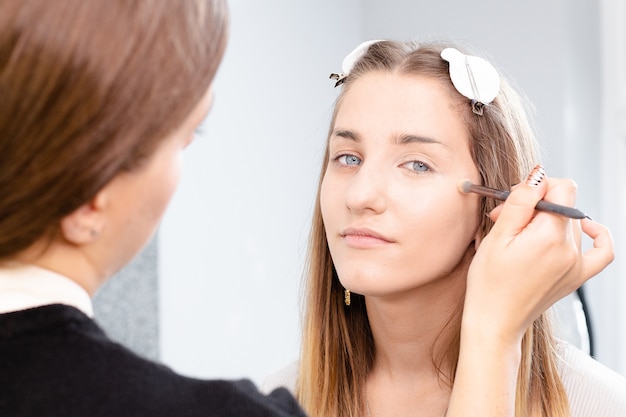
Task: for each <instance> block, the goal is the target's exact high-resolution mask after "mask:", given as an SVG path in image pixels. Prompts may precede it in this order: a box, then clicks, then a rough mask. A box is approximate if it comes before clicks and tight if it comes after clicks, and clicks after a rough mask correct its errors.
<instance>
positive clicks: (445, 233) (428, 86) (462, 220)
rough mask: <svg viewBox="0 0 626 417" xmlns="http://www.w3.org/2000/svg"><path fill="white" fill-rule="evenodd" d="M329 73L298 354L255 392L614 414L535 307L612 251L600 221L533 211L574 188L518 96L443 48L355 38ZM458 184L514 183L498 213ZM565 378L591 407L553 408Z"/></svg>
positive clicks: (337, 412) (360, 405)
mask: <svg viewBox="0 0 626 417" xmlns="http://www.w3.org/2000/svg"><path fill="white" fill-rule="evenodd" d="M333 78H334V79H335V80H336V81H337V85H340V86H341V88H342V91H341V93H340V96H339V97H338V99H337V102H336V106H335V110H334V113H333V118H332V121H331V126H330V132H329V135H328V140H327V145H326V152H325V159H324V163H323V167H322V175H321V179H320V185H319V190H318V198H317V203H316V207H315V213H314V218H313V225H312V233H311V241H310V253H309V261H308V275H307V283H306V304H305V317H304V325H303V337H302V349H301V358H300V361H299V363H298V364H295V365H292V366H291V367H289V368H287V369H285V370H283V371H281V372H279V373H277V374H276V375H273V376H272V377H271V378H270V379H268V381H267V385H266V387H274V386H278V385H286V386H288V387H289V388H290V389H292V390H293V392H295V393H296V396H297V398H298V399H299V401H300V402H301V404H302V405H303V406H304V408H305V410H306V411H307V412H308V413H309V414H310V415H311V416H312V417H384V416H394V417H402V416H422V417H441V416H443V415H446V416H448V417H461V416H470V415H471V416H481V417H490V416H493V417H495V416H517V417H529V416H533V417H535V416H536V417H566V416H570V415H572V416H576V417H583V416H589V415H594V416H615V417H617V416H618V415H623V410H624V409H626V400H625V399H624V398H626V396H624V392H622V391H621V390H623V389H624V387H626V384H624V381H623V380H622V379H620V378H619V377H618V376H617V375H616V374H614V373H611V372H610V371H608V370H607V369H604V368H601V367H600V365H598V364H595V363H593V362H592V360H591V359H589V358H586V357H584V356H583V355H582V353H580V352H577V351H576V350H575V349H574V348H572V347H570V346H566V345H562V344H559V343H558V342H557V341H555V339H554V338H553V336H552V333H551V330H550V325H549V320H548V318H547V317H546V316H545V315H544V314H543V312H544V311H545V310H546V309H547V308H549V307H550V306H551V305H552V304H553V303H554V302H556V301H557V300H558V299H560V298H561V297H563V296H565V295H566V294H568V293H570V292H572V291H573V290H575V289H576V288H577V287H579V286H580V285H582V283H583V282H584V281H586V280H587V279H588V278H590V277H591V276H593V275H595V274H597V273H598V272H599V271H601V270H602V269H603V268H604V267H605V266H606V265H607V264H608V263H610V262H611V260H612V259H613V250H612V241H611V237H610V234H609V232H608V230H607V229H606V228H604V227H603V226H601V225H599V224H597V223H594V222H592V221H591V220H589V219H583V220H582V221H580V220H573V219H570V218H566V217H563V216H559V215H555V214H552V213H548V212H542V211H537V210H535V209H534V207H535V205H536V204H537V202H538V201H539V200H540V199H546V200H548V201H551V202H554V203H559V204H562V205H566V206H573V205H574V200H575V187H574V186H573V184H572V182H571V181H568V180H560V179H548V178H547V176H546V175H545V171H544V170H543V168H542V167H541V165H539V160H538V158H537V154H536V145H535V139H534V136H533V133H532V130H531V127H530V124H529V122H528V120H527V116H526V112H525V109H524V107H523V103H522V100H521V98H520V96H519V95H518V94H517V93H516V92H515V91H513V90H512V89H511V87H510V86H509V85H508V84H507V83H506V82H505V81H504V80H502V79H501V77H500V76H499V74H498V73H497V71H496V70H495V68H493V66H492V65H490V64H489V63H488V62H486V61H484V60H482V59H480V58H478V57H476V56H474V55H471V54H465V53H462V52H460V51H459V48H456V47H452V48H450V45H439V44H422V45H420V44H414V43H400V42H392V41H374V42H368V43H365V44H363V45H361V46H360V47H359V48H357V49H356V50H355V51H354V52H353V53H352V54H351V55H349V56H348V57H347V58H346V60H345V61H344V68H343V73H341V74H334V75H333ZM463 181H470V182H471V183H474V184H482V185H486V186H489V187H493V188H497V189H501V190H508V189H509V188H510V187H511V185H512V184H518V185H517V186H516V187H514V189H513V191H512V193H511V195H510V197H509V198H508V200H507V201H506V202H505V203H504V204H503V205H502V206H498V207H497V208H496V205H497V204H498V202H497V201H495V200H493V199H491V198H485V197H481V196H479V195H476V194H466V193H464V192H461V191H460V190H459V183H462V182H463ZM494 222H495V225H494ZM581 228H582V231H583V232H584V233H586V234H587V235H589V236H590V237H591V238H592V239H593V240H594V248H593V249H591V250H590V251H588V252H587V253H585V254H583V253H581V248H580V240H581ZM583 375H591V376H592V378H591V379H589V380H585V377H583ZM580 384H583V385H584V387H589V386H590V385H592V384H599V385H598V386H599V387H600V388H598V390H599V391H600V392H602V397H597V398H588V397H587V398H584V397H581V398H570V399H569V400H568V394H571V393H574V392H576V393H578V392H579V390H580V388H581V387H580ZM620 407H621V408H620ZM618 410H619V412H618ZM595 411H598V412H597V413H596V412H595ZM570 413H571V414H570ZM619 413H622V414H619Z"/></svg>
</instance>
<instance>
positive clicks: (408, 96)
mask: <svg viewBox="0 0 626 417" xmlns="http://www.w3.org/2000/svg"><path fill="white" fill-rule="evenodd" d="M450 88H451V87H449V86H445V85H443V84H441V83H440V82H439V81H436V80H434V79H431V78H426V77H415V76H405V75H397V74H395V75H394V74H389V73H379V72H376V73H370V74H367V75H365V76H363V77H362V78H360V79H359V80H357V81H356V82H355V83H354V84H352V85H351V87H350V89H349V90H348V91H347V92H346V93H345V95H344V96H343V99H342V102H341V104H340V108H339V111H338V113H337V117H336V120H335V124H334V126H333V131H332V133H331V136H330V141H329V163H328V168H327V169H326V172H325V174H324V178H323V181H322V188H321V194H320V202H321V210H322V217H323V220H324V225H325V228H326V234H327V238H328V244H329V248H330V252H331V255H332V258H333V262H334V264H335V267H336V269H337V273H338V275H339V279H340V281H341V283H342V285H344V287H346V288H347V289H349V290H351V291H354V292H356V293H359V294H364V295H370V296H388V295H393V294H397V293H404V292H406V291H408V290H412V289H416V288H419V287H421V286H423V285H425V284H427V283H430V282H433V281H434V280H437V279H438V278H441V277H444V276H447V275H455V274H456V275H463V277H464V276H465V274H466V268H467V258H468V257H467V256H466V254H467V253H469V252H468V251H472V250H473V243H472V241H473V240H474V239H475V238H476V236H477V233H478V228H479V221H478V210H479V199H478V197H477V196H475V195H464V194H461V193H460V192H459V191H458V189H457V185H458V183H459V182H460V181H461V180H463V179H468V180H471V181H473V182H479V174H478V170H477V169H476V166H475V165H474V162H473V161H472V157H471V154H470V147H469V134H468V132H467V130H466V128H465V125H464V123H463V121H462V119H461V116H460V114H459V113H458V106H459V102H458V101H454V100H453V93H452V91H450ZM464 260H465V262H464Z"/></svg>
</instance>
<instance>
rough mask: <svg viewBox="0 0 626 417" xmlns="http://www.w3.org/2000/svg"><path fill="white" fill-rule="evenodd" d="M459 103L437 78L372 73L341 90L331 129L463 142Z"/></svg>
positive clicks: (464, 132)
mask: <svg viewBox="0 0 626 417" xmlns="http://www.w3.org/2000/svg"><path fill="white" fill-rule="evenodd" d="M463 104H465V103H461V102H460V100H459V99H458V97H457V96H456V95H455V94H454V92H453V87H452V86H451V85H447V84H446V83H444V82H442V81H440V80H438V79H435V78H432V77H427V76H414V75H403V74H397V73H389V72H373V73H369V74H366V75H363V76H362V77H360V78H359V79H358V80H355V81H354V82H353V83H352V84H351V85H350V88H349V89H348V90H346V91H345V92H344V94H343V96H342V97H341V101H340V103H339V108H338V109H337V115H336V118H335V123H334V126H333V130H336V129H347V130H355V131H357V133H359V134H361V135H369V136H373V137H379V138H380V137H387V138H393V137H394V136H397V135H403V134H407V133H411V134H419V135H421V136H425V137H432V138H435V139H437V140H440V141H442V142H444V143H446V144H449V145H463V146H464V147H467V146H468V145H469V132H468V129H467V126H466V125H465V121H464V118H463V116H462V109H463V107H462V106H463Z"/></svg>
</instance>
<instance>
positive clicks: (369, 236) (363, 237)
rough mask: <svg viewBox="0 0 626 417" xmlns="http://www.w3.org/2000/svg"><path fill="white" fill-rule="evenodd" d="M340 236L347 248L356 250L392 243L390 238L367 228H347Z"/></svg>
mask: <svg viewBox="0 0 626 417" xmlns="http://www.w3.org/2000/svg"><path fill="white" fill-rule="evenodd" d="M340 235H341V237H342V238H343V239H344V241H345V242H346V243H347V244H348V245H349V246H353V247H356V248H369V247H375V246H381V245H388V244H391V243H394V241H393V240H392V239H391V238H388V237H386V236H384V235H382V234H380V233H378V232H376V231H375V230H372V229H368V228H354V227H349V228H347V229H345V230H343V231H342V232H341V233H340Z"/></svg>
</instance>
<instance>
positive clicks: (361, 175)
mask: <svg viewBox="0 0 626 417" xmlns="http://www.w3.org/2000/svg"><path fill="white" fill-rule="evenodd" d="M386 188H387V187H386V182H385V176H384V174H383V173H382V172H381V171H380V170H377V169H375V166H374V165H372V164H368V163H367V162H364V163H363V164H362V165H361V166H360V168H359V170H358V172H357V173H355V174H354V176H353V177H352V178H351V179H350V182H349V184H348V186H347V187H346V190H345V192H346V194H345V199H346V207H347V208H348V210H349V211H350V212H353V213H361V212H368V211H369V212H373V213H382V212H383V211H385V209H386V208H387V194H386Z"/></svg>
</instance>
